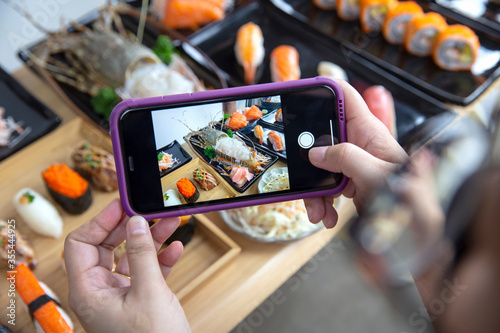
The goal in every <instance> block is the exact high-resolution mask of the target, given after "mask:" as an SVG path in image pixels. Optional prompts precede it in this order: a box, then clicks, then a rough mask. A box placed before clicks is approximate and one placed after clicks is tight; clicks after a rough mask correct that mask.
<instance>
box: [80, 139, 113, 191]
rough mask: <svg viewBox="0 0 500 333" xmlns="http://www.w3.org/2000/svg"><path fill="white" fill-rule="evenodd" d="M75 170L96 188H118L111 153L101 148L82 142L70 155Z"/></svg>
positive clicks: (106, 189)
mask: <svg viewBox="0 0 500 333" xmlns="http://www.w3.org/2000/svg"><path fill="white" fill-rule="evenodd" d="M71 159H72V160H73V163H74V167H75V170H76V171H77V172H78V173H79V174H80V175H82V177H84V178H86V179H87V180H89V181H90V183H91V184H92V185H94V186H95V187H96V188H97V189H99V190H101V191H104V192H112V191H115V190H117V189H118V179H117V177H116V166H115V159H114V158H113V155H111V154H110V153H108V152H107V151H106V150H104V149H103V148H101V147H99V146H96V145H93V144H90V143H88V142H83V143H82V144H81V145H80V146H78V148H76V149H75V151H74V152H73V155H71Z"/></svg>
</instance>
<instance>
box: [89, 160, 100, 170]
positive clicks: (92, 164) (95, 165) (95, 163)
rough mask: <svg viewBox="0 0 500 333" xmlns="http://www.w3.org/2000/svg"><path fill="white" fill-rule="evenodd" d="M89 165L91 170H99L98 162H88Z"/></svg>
mask: <svg viewBox="0 0 500 333" xmlns="http://www.w3.org/2000/svg"><path fill="white" fill-rule="evenodd" d="M89 165H90V166H91V167H92V168H94V169H97V168H99V162H97V161H90V162H89Z"/></svg>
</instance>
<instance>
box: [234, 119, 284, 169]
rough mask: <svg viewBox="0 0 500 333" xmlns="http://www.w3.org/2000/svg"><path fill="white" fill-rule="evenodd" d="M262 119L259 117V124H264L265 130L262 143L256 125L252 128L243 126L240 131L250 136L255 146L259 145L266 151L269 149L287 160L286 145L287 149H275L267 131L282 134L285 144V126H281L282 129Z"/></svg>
mask: <svg viewBox="0 0 500 333" xmlns="http://www.w3.org/2000/svg"><path fill="white" fill-rule="evenodd" d="M261 120H262V118H261V119H259V122H258V125H260V126H262V129H263V131H264V138H266V139H264V142H262V144H261V143H260V141H259V139H257V138H256V137H255V135H254V132H253V131H254V129H255V126H254V127H252V128H247V127H245V128H243V129H241V130H240V131H239V132H238V133H242V134H244V135H245V136H246V137H248V138H249V139H250V140H252V142H253V143H254V145H255V146H259V147H261V148H262V149H263V150H265V151H268V152H269V153H270V154H275V155H278V157H280V158H281V159H283V160H286V147H285V151H281V152H280V151H275V150H274V149H273V147H272V145H269V143H268V141H267V133H269V132H270V131H275V132H277V133H278V134H279V135H280V136H281V140H283V145H285V134H284V133H283V127H281V130H280V129H278V128H276V127H275V126H272V125H271V126H270V125H269V123H266V122H264V121H261Z"/></svg>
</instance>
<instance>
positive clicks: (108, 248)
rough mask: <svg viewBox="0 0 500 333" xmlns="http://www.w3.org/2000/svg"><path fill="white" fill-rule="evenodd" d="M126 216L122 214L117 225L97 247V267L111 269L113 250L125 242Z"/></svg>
mask: <svg viewBox="0 0 500 333" xmlns="http://www.w3.org/2000/svg"><path fill="white" fill-rule="evenodd" d="M127 222H128V216H127V215H126V214H125V213H123V215H122V218H121V220H120V222H119V223H118V225H117V226H116V227H115V228H114V229H113V230H112V231H111V232H110V233H109V235H108V237H106V239H105V240H103V241H102V243H101V244H99V245H98V246H97V250H98V252H99V264H98V265H99V266H102V267H104V268H106V269H108V270H111V269H112V268H113V262H114V250H115V248H116V247H118V246H119V245H120V244H121V243H123V241H124V240H125V235H126V231H125V229H126V226H127Z"/></svg>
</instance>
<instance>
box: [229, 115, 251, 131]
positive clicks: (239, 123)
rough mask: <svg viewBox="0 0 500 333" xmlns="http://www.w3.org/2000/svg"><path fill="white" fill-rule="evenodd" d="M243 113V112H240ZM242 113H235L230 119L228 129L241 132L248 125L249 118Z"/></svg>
mask: <svg viewBox="0 0 500 333" xmlns="http://www.w3.org/2000/svg"><path fill="white" fill-rule="evenodd" d="M240 112H241V111H240ZM240 112H235V113H233V114H232V115H231V118H229V119H228V121H227V124H226V125H227V127H229V128H230V129H232V130H235V131H237V130H239V129H242V128H243V127H245V126H246V125H247V118H246V117H245V115H244V114H243V113H240Z"/></svg>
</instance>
